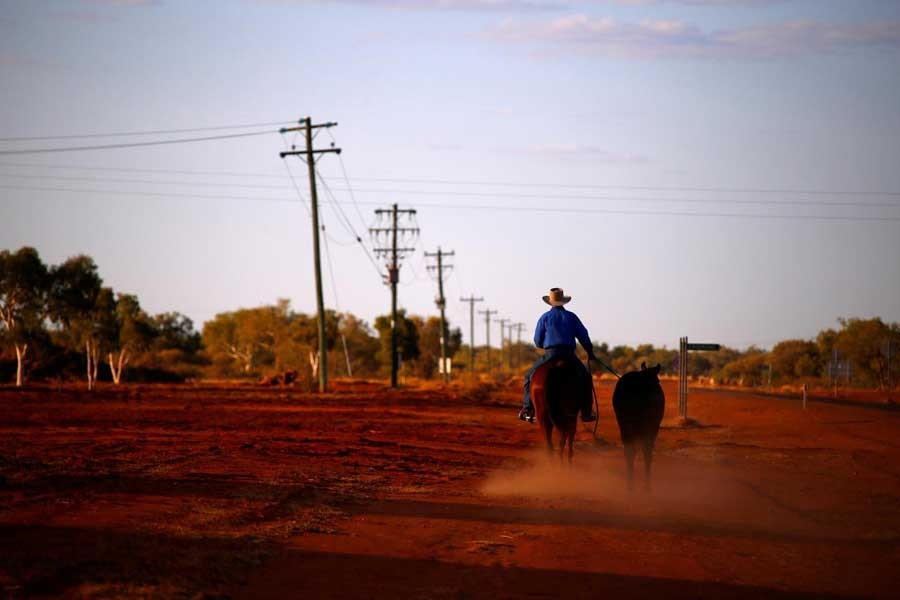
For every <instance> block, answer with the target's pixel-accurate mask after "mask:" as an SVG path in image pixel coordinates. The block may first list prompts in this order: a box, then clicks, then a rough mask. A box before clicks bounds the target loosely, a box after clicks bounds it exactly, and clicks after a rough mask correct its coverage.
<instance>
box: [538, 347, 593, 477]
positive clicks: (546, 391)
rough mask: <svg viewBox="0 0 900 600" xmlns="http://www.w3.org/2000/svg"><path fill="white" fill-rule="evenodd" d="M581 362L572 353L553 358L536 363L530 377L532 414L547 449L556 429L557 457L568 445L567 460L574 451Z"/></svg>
mask: <svg viewBox="0 0 900 600" xmlns="http://www.w3.org/2000/svg"><path fill="white" fill-rule="evenodd" d="M584 378H585V374H584V366H583V365H582V364H581V361H579V360H578V358H576V357H575V356H574V355H572V356H562V357H559V358H554V359H551V360H549V361H547V362H546V363H544V364H542V365H541V366H539V367H538V368H537V369H536V370H535V371H534V375H532V377H531V400H532V402H533V403H534V415H535V417H537V420H538V423H539V424H540V426H541V428H542V429H543V430H544V435H545V436H546V438H547V451H548V452H553V429H554V428H556V429H558V430H559V433H560V442H559V459H560V461H562V460H564V457H565V451H566V445H567V444H568V447H569V464H572V454H573V453H574V451H575V448H574V444H575V431H576V429H577V425H578V412H579V410H580V408H581V403H582V398H583V397H584V393H585V392H584V383H583V382H584Z"/></svg>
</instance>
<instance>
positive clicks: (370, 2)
mask: <svg viewBox="0 0 900 600" xmlns="http://www.w3.org/2000/svg"><path fill="white" fill-rule="evenodd" d="M256 2H257V3H259V4H356V5H360V6H370V7H377V8H388V9H398V10H448V11H451V10H452V11H471V12H518V11H546V10H564V9H567V8H570V5H569V3H568V2H566V1H564V0H256Z"/></svg>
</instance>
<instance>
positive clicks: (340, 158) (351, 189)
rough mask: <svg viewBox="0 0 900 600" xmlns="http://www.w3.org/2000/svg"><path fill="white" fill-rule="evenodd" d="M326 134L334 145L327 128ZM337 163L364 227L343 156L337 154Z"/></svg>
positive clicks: (364, 221) (334, 141)
mask: <svg viewBox="0 0 900 600" xmlns="http://www.w3.org/2000/svg"><path fill="white" fill-rule="evenodd" d="M328 135H329V136H330V137H331V143H332V145H334V144H335V143H336V140H335V139H334V136H333V135H332V134H331V130H330V129H328ZM338 164H340V165H341V173H343V175H344V183H345V185H346V186H347V191H348V192H350V200H352V201H353V208H355V209H356V216H358V217H359V222H360V223H361V224H362V226H363V227H365V226H366V220H365V219H364V218H363V216H362V212H361V211H360V210H359V204H357V203H356V194H354V193H353V186H351V185H350V178H349V177H348V176H347V169H346V167H345V166H344V159H343V157H341V155H340V154H338Z"/></svg>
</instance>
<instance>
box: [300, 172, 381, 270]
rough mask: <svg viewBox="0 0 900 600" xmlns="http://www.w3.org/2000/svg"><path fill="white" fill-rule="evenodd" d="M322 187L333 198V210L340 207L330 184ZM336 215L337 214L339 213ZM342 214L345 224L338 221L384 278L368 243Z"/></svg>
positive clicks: (323, 183)
mask: <svg viewBox="0 0 900 600" xmlns="http://www.w3.org/2000/svg"><path fill="white" fill-rule="evenodd" d="M316 175H317V176H318V175H319V173H318V171H316ZM320 181H321V179H320ZM322 185H323V187H324V188H325V192H326V193H327V194H328V195H329V196H330V197H331V202H330V204H331V205H332V209H334V208H335V206H337V207H340V203H339V202H338V201H337V198H335V197H334V194H333V193H332V192H331V188H329V187H328V184H326V183H325V182H324V181H322ZM335 214H337V212H336V213H335ZM341 214H342V215H343V216H344V221H345V223H344V222H341V219H340V217H338V221H339V222H341V223H342V225H344V227H345V229H347V230H348V231H349V233H350V235H352V236H353V237H354V239H355V240H356V243H358V244H359V246H360V247H361V248H362V249H363V252H364V253H365V255H366V257H367V258H368V259H369V262H370V263H372V266H373V267H375V271H376V272H377V273H378V276H379V277H381V278H384V273H383V272H382V271H381V268H379V266H378V263H377V262H376V260H375V258H374V257H373V256H372V254H371V253H370V252H369V248H368V247H366V243H365V242H364V241H363V239H362V236H360V235H359V234H358V233H357V232H356V229H355V228H354V227H353V224H352V223H350V220H349V219H347V215H346V214H345V213H344V212H343V210H342V209H341Z"/></svg>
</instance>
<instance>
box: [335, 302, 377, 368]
mask: <svg viewBox="0 0 900 600" xmlns="http://www.w3.org/2000/svg"><path fill="white" fill-rule="evenodd" d="M339 328H340V334H341V335H343V336H344V340H345V341H346V342H347V350H348V353H349V354H350V365H351V368H352V369H353V374H354V375H356V376H363V377H365V376H373V375H376V374H377V373H378V350H379V347H380V344H379V342H378V338H377V337H375V335H373V331H372V329H371V328H370V327H369V324H368V323H366V322H365V321H363V320H362V319H359V318H357V317H355V316H354V315H352V314H350V313H343V314H341V315H340V322H339Z"/></svg>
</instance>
